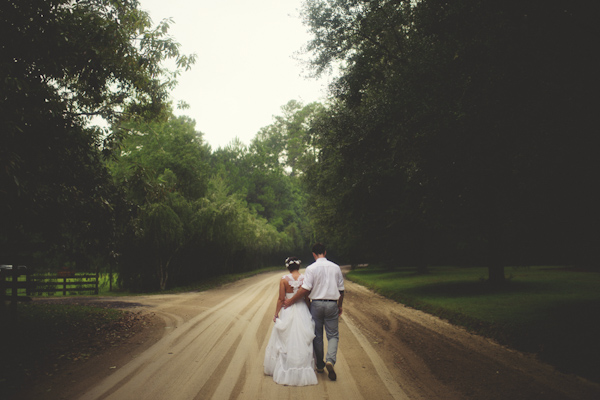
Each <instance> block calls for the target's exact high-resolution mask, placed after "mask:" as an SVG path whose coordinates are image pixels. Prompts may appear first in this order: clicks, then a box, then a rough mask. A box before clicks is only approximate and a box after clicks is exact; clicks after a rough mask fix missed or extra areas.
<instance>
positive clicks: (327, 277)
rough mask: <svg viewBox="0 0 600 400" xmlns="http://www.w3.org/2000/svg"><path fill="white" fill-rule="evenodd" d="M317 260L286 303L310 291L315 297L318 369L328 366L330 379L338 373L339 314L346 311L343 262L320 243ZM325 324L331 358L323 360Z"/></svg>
mask: <svg viewBox="0 0 600 400" xmlns="http://www.w3.org/2000/svg"><path fill="white" fill-rule="evenodd" d="M312 253H313V257H314V259H315V262H314V263H312V264H311V265H309V266H308V267H306V271H304V283H303V284H302V286H301V287H300V288H299V289H298V291H297V292H296V294H295V295H294V297H292V298H290V299H287V300H285V303H284V304H285V307H286V308H287V307H289V306H291V305H292V304H294V303H295V302H296V301H298V300H299V299H302V298H304V295H305V294H306V293H307V292H310V294H309V295H308V297H309V298H310V299H311V305H310V313H311V314H312V317H313V320H314V321H315V339H314V341H313V347H314V350H315V357H316V359H317V372H323V370H324V369H323V368H327V372H328V373H329V379H331V380H332V381H335V380H336V379H337V375H336V374H335V370H334V369H333V366H334V365H335V360H336V355H337V347H338V340H339V332H338V317H339V316H340V315H342V303H343V301H344V277H343V275H342V270H341V269H340V267H339V265H337V264H334V263H332V262H331V261H329V260H328V259H327V258H325V256H326V255H327V251H326V250H325V246H324V245H322V244H321V243H317V244H315V245H314V246H313V248H312ZM323 327H325V332H326V333H327V358H326V362H323V356H324V349H323Z"/></svg>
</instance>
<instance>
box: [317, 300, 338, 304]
mask: <svg viewBox="0 0 600 400" xmlns="http://www.w3.org/2000/svg"><path fill="white" fill-rule="evenodd" d="M313 301H335V302H336V303H337V300H330V299H314V300H313Z"/></svg>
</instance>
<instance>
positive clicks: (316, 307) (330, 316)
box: [310, 300, 340, 368]
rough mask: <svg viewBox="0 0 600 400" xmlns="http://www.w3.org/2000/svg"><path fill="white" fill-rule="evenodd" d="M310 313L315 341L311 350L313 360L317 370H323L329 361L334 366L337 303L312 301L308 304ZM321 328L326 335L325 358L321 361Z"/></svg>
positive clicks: (336, 343) (322, 352) (337, 335)
mask: <svg viewBox="0 0 600 400" xmlns="http://www.w3.org/2000/svg"><path fill="white" fill-rule="evenodd" d="M310 313H311V315H312V317H313V320H314V321H315V340H314V341H313V348H314V350H315V358H316V362H317V368H324V367H325V362H326V361H329V362H331V363H332V364H334V365H335V360H336V355H337V348H338V340H339V337H340V335H339V331H338V319H339V318H338V317H339V309H338V305H337V301H332V300H313V301H312V302H311V304H310ZM323 327H325V332H326V333H327V357H326V358H325V361H323V356H324V355H325V354H324V346H323Z"/></svg>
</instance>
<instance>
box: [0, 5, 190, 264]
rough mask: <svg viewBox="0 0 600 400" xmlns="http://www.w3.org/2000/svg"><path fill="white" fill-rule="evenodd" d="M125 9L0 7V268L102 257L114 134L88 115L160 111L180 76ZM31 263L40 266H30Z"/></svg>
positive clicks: (112, 118) (109, 221) (112, 193)
mask: <svg viewBox="0 0 600 400" xmlns="http://www.w3.org/2000/svg"><path fill="white" fill-rule="evenodd" d="M137 7H138V2H137V1H120V2H115V1H110V0H80V1H68V0H56V1H44V0H23V1H21V0H19V1H13V0H9V1H4V2H2V5H0V36H1V37H2V43H1V45H0V60H2V61H1V62H0V74H1V75H2V80H1V81H0V93H2V94H1V95H0V130H1V131H2V135H1V136H0V149H1V150H0V170H1V171H2V172H0V188H1V189H0V191H1V194H2V196H1V200H0V218H1V219H2V221H3V224H2V230H1V232H0V243H1V245H2V247H1V254H2V256H3V262H11V261H12V262H14V263H17V262H18V263H26V264H28V265H30V266H35V265H37V266H41V264H46V263H52V264H54V263H57V264H61V263H64V262H66V261H73V260H75V259H78V260H80V261H82V263H83V264H84V265H85V264H86V263H87V262H89V260H86V258H88V257H87V256H88V255H90V254H93V253H102V254H106V253H107V252H108V249H109V246H110V244H111V242H112V241H113V240H114V239H115V238H114V236H113V230H114V222H115V221H114V215H115V214H114V211H115V209H116V208H118V207H120V206H119V204H120V201H121V200H120V198H121V195H120V193H119V192H118V191H117V190H116V189H115V187H114V186H113V185H112V183H111V181H110V179H109V175H108V174H107V172H106V170H105V168H104V165H103V162H102V153H105V155H106V153H108V152H109V151H110V149H111V148H112V147H113V144H114V142H115V140H117V139H118V135H117V136H114V135H107V134H106V132H103V130H102V129H99V128H95V127H91V126H90V118H91V117H93V116H97V117H103V118H104V119H106V120H107V121H109V122H116V121H117V120H118V119H119V118H122V117H123V116H125V115H128V116H131V117H132V116H134V115H138V116H144V117H149V116H152V117H157V116H160V115H164V112H165V110H168V108H165V107H166V105H167V104H168V95H169V89H170V88H171V87H172V86H173V85H174V83H175V77H176V75H177V73H178V72H177V71H174V72H169V71H167V70H166V69H164V68H163V67H161V62H162V61H163V60H165V59H169V58H171V59H175V61H176V64H177V65H178V68H187V67H189V65H190V64H191V63H193V61H194V57H193V56H184V55H180V54H179V51H178V44H177V43H176V42H174V41H173V40H171V39H170V38H169V37H168V36H167V28H168V22H164V23H161V24H159V26H158V27H157V28H155V29H152V28H151V22H150V18H149V16H148V15H147V14H146V13H145V12H143V11H141V10H139V9H138V8H137ZM42 260H43V261H42Z"/></svg>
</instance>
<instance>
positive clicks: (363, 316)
mask: <svg viewBox="0 0 600 400" xmlns="http://www.w3.org/2000/svg"><path fill="white" fill-rule="evenodd" d="M283 273H284V271H282V272H281V273H269V274H262V275H258V276H254V277H251V278H248V279H245V280H242V281H239V282H235V283H232V284H228V285H225V286H223V287H221V288H219V289H215V290H210V291H206V292H200V293H185V294H177V295H158V296H136V297H127V298H97V299H91V300H88V301H90V302H99V303H102V304H106V303H112V304H113V305H114V306H116V307H121V308H127V309H129V310H131V311H133V312H136V313H141V314H142V315H144V318H140V321H142V320H143V321H144V328H143V329H138V330H137V333H136V334H135V335H133V336H132V337H129V338H127V339H126V340H121V341H120V342H118V344H117V345H116V346H114V347H110V348H109V349H107V350H106V351H104V352H102V353H101V354H99V355H97V356H95V357H92V358H90V359H88V360H87V361H85V362H78V363H73V364H71V365H70V366H67V367H66V368H63V369H62V370H61V371H59V372H58V373H56V374H54V375H52V376H45V377H41V378H40V379H38V380H37V381H36V382H35V384H32V385H31V387H29V388H27V389H26V390H23V391H22V392H21V393H20V394H19V396H18V398H19V399H21V398H22V399H34V398H35V399H49V400H54V399H90V400H91V399H169V400H176V399H186V400H188V399H211V398H212V399H307V398H311V399H344V400H353V399H378V400H379V399H425V400H436V399H443V400H453V399H456V400H459V399H460V400H464V399H477V400H480V399H502V400H507V399H510V400H515V399H527V400H535V399H544V400H553V399H556V400H568V399H586V400H587V399H590V400H592V399H594V400H596V399H600V385H597V384H593V383H590V382H588V381H586V380H583V379H581V378H579V377H576V376H570V375H564V374H561V373H559V372H557V371H555V370H554V369H553V368H551V367H550V366H548V365H545V364H542V363H540V362H538V361H537V360H536V359H535V358H534V357H532V356H529V355H525V354H522V353H519V352H516V351H512V350H510V349H507V348H504V347H502V346H499V345H498V344H495V343H493V342H492V341H489V340H487V339H484V338H481V337H478V336H475V335H471V334H469V333H467V332H466V331H464V330H463V329H460V328H456V327H454V326H452V325H450V324H448V323H446V322H445V321H443V320H440V319H438V318H435V317H432V316H430V315H427V314H424V313H422V312H419V311H416V310H413V309H410V308H407V307H404V306H402V305H400V304H397V303H394V302H392V301H390V300H387V299H385V298H383V297H381V296H379V295H376V294H374V293H372V292H370V291H368V290H367V289H365V288H364V287H362V286H359V285H356V284H353V283H352V282H346V299H345V302H344V314H343V316H342V317H341V322H340V345H339V351H338V362H337V364H336V372H337V375H338V379H337V381H335V382H331V381H329V380H328V378H327V376H326V374H318V379H319V384H318V385H316V386H308V387H288V386H281V385H277V384H275V383H274V382H273V380H272V378H271V377H269V376H265V375H264V373H263V367H262V362H263V357H264V351H265V347H266V345H267V341H268V338H269V335H270V331H271V328H272V325H273V322H272V319H271V318H272V315H273V311H274V308H275V301H276V296H277V288H278V286H277V285H278V281H279V277H280V276H281V275H283Z"/></svg>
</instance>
